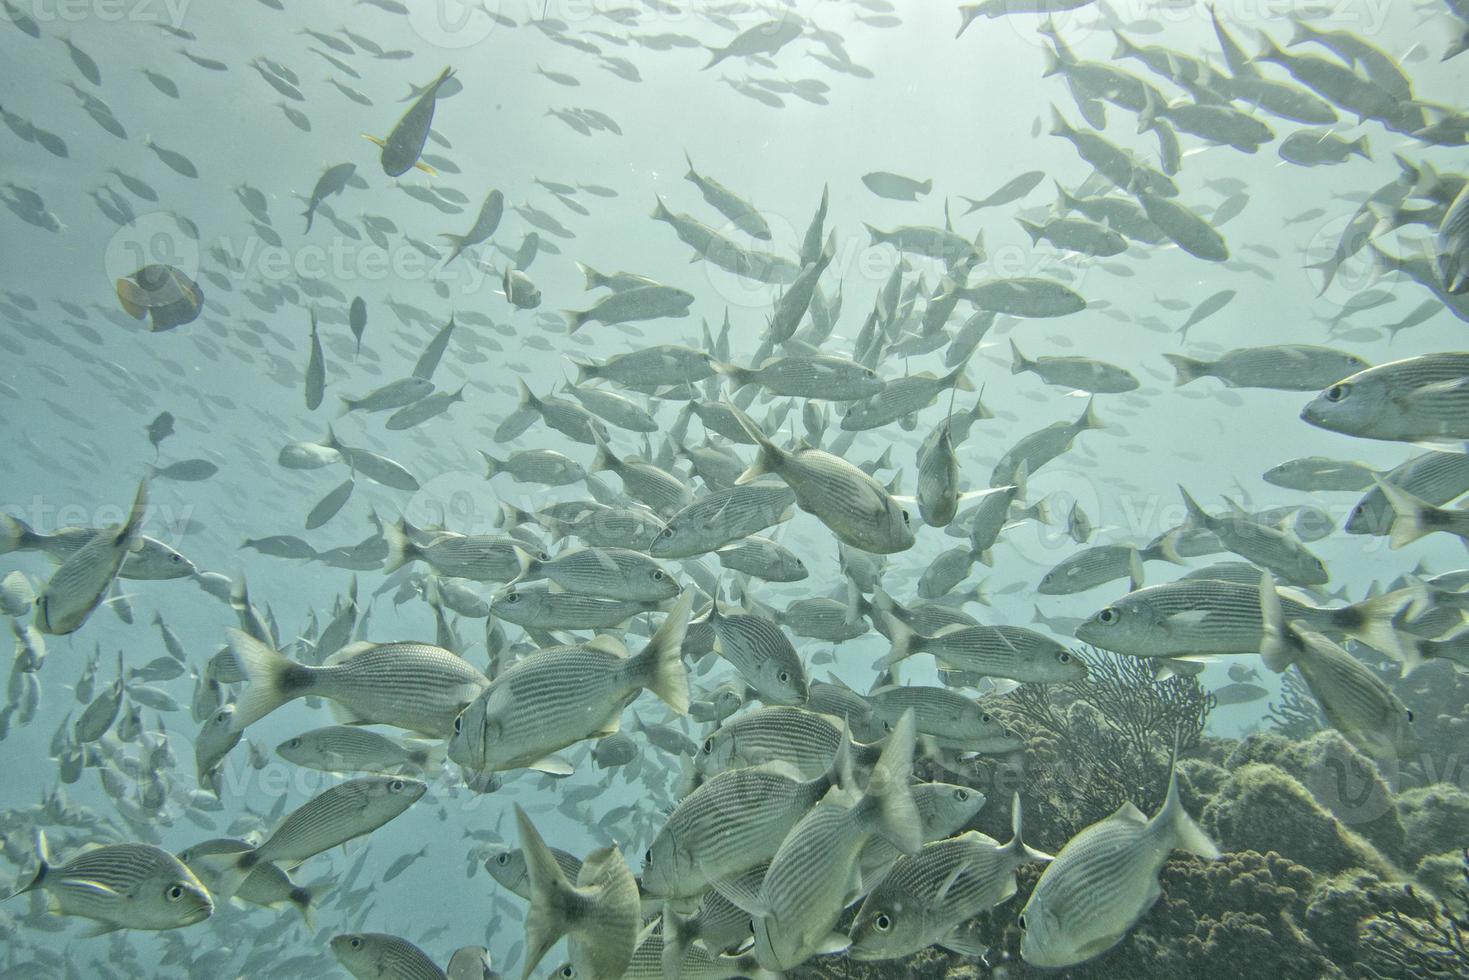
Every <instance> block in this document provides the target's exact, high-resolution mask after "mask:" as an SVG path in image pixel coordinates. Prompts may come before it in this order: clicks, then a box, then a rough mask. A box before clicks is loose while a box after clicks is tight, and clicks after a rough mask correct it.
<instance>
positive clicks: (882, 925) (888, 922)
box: [873, 915, 893, 932]
mask: <svg viewBox="0 0 1469 980" xmlns="http://www.w3.org/2000/svg"><path fill="white" fill-rule="evenodd" d="M873 925H875V926H877V931H878V932H887V931H888V930H889V929H891V928H892V927H893V920H892V919H890V918H888V917H887V916H886V915H879V916H878V917H877V921H876V922H874V923H873Z"/></svg>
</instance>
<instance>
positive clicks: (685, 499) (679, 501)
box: [590, 436, 694, 517]
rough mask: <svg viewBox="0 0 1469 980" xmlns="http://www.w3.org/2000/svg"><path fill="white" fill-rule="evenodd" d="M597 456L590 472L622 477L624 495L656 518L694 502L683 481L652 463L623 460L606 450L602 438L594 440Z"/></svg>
mask: <svg viewBox="0 0 1469 980" xmlns="http://www.w3.org/2000/svg"><path fill="white" fill-rule="evenodd" d="M596 444H597V455H596V457H595V458H594V459H593V460H592V465H591V469H590V472H592V473H601V472H603V471H610V472H612V473H616V474H617V475H618V476H620V477H622V489H623V491H624V492H625V493H626V494H627V495H628V496H630V497H632V498H633V499H635V500H637V501H639V502H641V503H644V504H647V505H648V507H649V508H651V509H652V510H653V512H654V513H655V514H658V515H659V516H660V517H667V516H670V515H673V514H676V513H678V512H679V511H681V510H683V509H684V508H685V507H687V506H688V505H689V504H691V503H693V501H694V493H693V491H692V490H690V489H689V488H688V487H687V486H686V485H685V484H684V482H683V481H682V480H680V479H679V478H678V477H676V476H674V475H673V474H672V473H668V472H665V471H664V470H661V469H659V468H658V467H656V466H654V465H653V464H652V463H644V462H640V461H633V460H625V459H622V458H620V457H619V456H618V455H617V454H616V453H614V452H613V451H612V450H611V449H609V448H608V447H607V443H606V442H605V441H603V439H602V437H601V436H598V437H597V439H596Z"/></svg>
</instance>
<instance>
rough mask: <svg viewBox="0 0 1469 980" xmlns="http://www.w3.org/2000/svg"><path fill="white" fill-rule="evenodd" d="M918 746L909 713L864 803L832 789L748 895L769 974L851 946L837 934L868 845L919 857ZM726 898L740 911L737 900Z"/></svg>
mask: <svg viewBox="0 0 1469 980" xmlns="http://www.w3.org/2000/svg"><path fill="white" fill-rule="evenodd" d="M913 739H914V729H913V717H912V715H911V714H910V713H907V712H905V713H904V714H903V717H902V718H900V719H899V720H898V723H897V725H896V726H895V727H894V730H893V735H892V737H891V738H890V739H889V740H888V744H887V746H886V747H885V748H884V749H883V753H882V757H881V758H879V759H878V761H877V765H875V766H874V767H873V770H872V775H871V777H870V778H869V779H868V783H867V789H866V791H865V792H863V794H862V795H861V796H858V795H857V794H856V792H855V790H854V789H851V788H841V787H834V788H833V789H831V790H830V791H829V792H828V793H827V795H826V797H825V799H823V800H822V801H821V802H820V803H818V804H817V805H816V806H815V807H813V808H812V810H811V811H810V812H809V813H807V814H806V816H804V817H802V818H801V821H800V822H799V823H797V824H796V826H794V827H793V828H791V832H790V833H789V834H788V835H786V839H785V841H784V842H782V844H781V845H780V850H778V851H776V853H775V857H774V858H772V859H771V861H770V870H768V871H767V872H766V873H765V878H764V879H763V880H762V881H761V883H760V891H759V893H758V894H757V895H755V896H753V897H750V896H745V904H747V905H748V906H749V911H750V913H751V915H752V916H754V923H753V925H754V928H755V945H754V947H753V949H754V953H755V957H756V959H757V960H758V961H759V963H760V965H761V966H762V967H764V968H765V969H767V970H776V971H783V970H789V969H792V968H794V967H796V966H798V965H799V964H801V963H804V962H805V961H806V960H807V959H809V958H810V957H811V956H813V955H815V954H816V953H818V952H821V951H823V950H830V949H832V948H842V947H844V946H845V945H846V937H845V936H840V935H837V934H833V932H832V927H833V926H834V925H836V922H837V919H839V918H840V917H841V914H842V910H843V909H844V908H846V906H847V904H848V903H849V902H850V901H851V900H852V898H853V897H854V896H855V895H856V894H858V893H860V890H861V886H862V883H861V881H860V879H861V874H860V867H859V865H858V862H857V857H858V855H859V854H860V853H861V852H862V848H863V846H864V845H865V844H866V843H867V842H868V841H869V840H870V839H872V838H873V837H876V836H882V837H884V838H886V839H887V840H888V841H889V842H890V843H891V844H892V845H893V846H894V847H896V848H897V849H898V850H899V851H901V852H903V853H904V854H914V853H917V851H918V849H919V847H920V845H921V841H920V839H919V833H918V831H919V822H918V810H917V807H916V806H915V805H914V802H913V793H912V790H911V789H910V788H909V786H908V781H909V779H910V777H911V771H912V767H913ZM721 887H722V885H721ZM727 897H728V898H730V899H731V900H732V901H734V902H735V904H737V905H740V904H742V902H741V900H740V898H739V897H737V896H736V895H733V894H731V895H727Z"/></svg>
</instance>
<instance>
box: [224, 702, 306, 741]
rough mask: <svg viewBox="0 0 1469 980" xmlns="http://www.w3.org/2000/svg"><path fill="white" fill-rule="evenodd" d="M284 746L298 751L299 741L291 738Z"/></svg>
mask: <svg viewBox="0 0 1469 980" xmlns="http://www.w3.org/2000/svg"><path fill="white" fill-rule="evenodd" d="M219 714H220V716H221V720H223V716H224V712H223V711H221V712H220V713H219ZM286 744H287V745H289V746H290V747H291V748H293V749H299V748H300V747H301V740H300V739H299V738H293V739H291V740H290V741H289V742H287V743H286Z"/></svg>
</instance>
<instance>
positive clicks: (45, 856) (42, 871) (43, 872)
mask: <svg viewBox="0 0 1469 980" xmlns="http://www.w3.org/2000/svg"><path fill="white" fill-rule="evenodd" d="M50 873H51V849H50V847H49V846H47V844H46V831H45V830H43V829H41V828H40V827H37V828H36V873H35V874H33V875H31V880H30V881H29V882H27V883H26V884H25V886H24V887H22V888H20V889H18V890H16V891H14V892H11V893H10V894H9V895H7V896H5V897H6V899H7V900H8V899H12V898H14V897H15V896H17V895H24V894H25V893H26V892H29V891H35V890H36V889H37V888H40V887H41V885H42V884H44V883H45V881H46V876H47V875H48V874H50Z"/></svg>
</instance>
